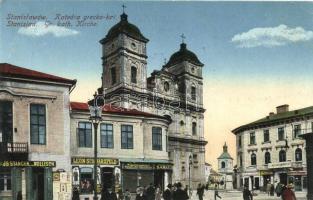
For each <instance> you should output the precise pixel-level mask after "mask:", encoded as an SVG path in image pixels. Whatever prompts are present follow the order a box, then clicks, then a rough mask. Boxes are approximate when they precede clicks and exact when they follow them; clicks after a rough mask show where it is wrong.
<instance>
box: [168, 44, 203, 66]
mask: <svg viewBox="0 0 313 200" xmlns="http://www.w3.org/2000/svg"><path fill="white" fill-rule="evenodd" d="M183 61H189V62H191V63H193V64H196V65H200V66H203V64H202V63H201V62H200V60H199V59H198V57H197V56H196V54H195V53H193V52H192V51H189V50H188V49H187V45H186V44H185V43H181V44H180V49H179V51H177V52H175V53H174V54H173V55H172V56H171V57H170V59H169V61H168V63H167V64H166V65H165V66H164V67H170V66H172V65H175V64H177V63H181V62H183Z"/></svg>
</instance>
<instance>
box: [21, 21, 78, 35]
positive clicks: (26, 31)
mask: <svg viewBox="0 0 313 200" xmlns="http://www.w3.org/2000/svg"><path fill="white" fill-rule="evenodd" d="M18 33H19V34H22V35H28V36H33V37H40V36H44V35H47V34H52V35H54V36H55V37H66V36H71V35H77V34H78V33H79V32H78V31H76V30H72V29H68V28H65V27H62V26H56V25H52V24H46V23H45V22H43V21H39V22H37V23H36V24H35V25H34V26H29V27H21V28H20V29H19V30H18Z"/></svg>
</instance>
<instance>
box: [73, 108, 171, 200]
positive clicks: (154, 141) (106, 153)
mask: <svg viewBox="0 0 313 200" xmlns="http://www.w3.org/2000/svg"><path fill="white" fill-rule="evenodd" d="M89 117H90V114H89V109H88V105H87V104H86V103H79V102H71V164H72V174H73V180H72V185H73V187H77V188H78V189H79V191H80V194H81V196H80V197H81V199H84V198H86V197H89V198H92V193H93V161H94V159H93V156H94V152H93V149H94V147H93V146H94V144H93V137H94V128H93V126H92V124H91V122H90V121H89ZM169 123H170V119H169V118H167V117H163V116H157V115H153V114H149V113H145V112H141V111H137V110H128V109H122V108H121V107H114V106H112V105H105V106H104V109H103V113H102V121H101V122H100V123H99V128H98V132H97V135H98V138H99V140H98V164H99V167H98V172H97V173H98V180H97V183H98V188H99V190H98V192H100V191H101V189H108V188H112V187H113V188H114V189H115V190H118V189H119V188H122V189H123V190H125V189H129V191H130V192H136V188H137V187H138V186H141V187H142V186H143V187H146V186H147V185H149V184H150V183H152V184H154V185H156V186H159V187H160V188H164V187H166V185H167V184H168V183H170V182H171V174H172V163H171V162H170V160H169V158H168V153H167V139H168V137H167V134H168V133H167V131H168V125H169ZM92 133H93V134H92Z"/></svg>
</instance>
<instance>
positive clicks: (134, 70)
mask: <svg viewBox="0 0 313 200" xmlns="http://www.w3.org/2000/svg"><path fill="white" fill-rule="evenodd" d="M131 82H132V83H137V68H136V67H135V66H132V67H131Z"/></svg>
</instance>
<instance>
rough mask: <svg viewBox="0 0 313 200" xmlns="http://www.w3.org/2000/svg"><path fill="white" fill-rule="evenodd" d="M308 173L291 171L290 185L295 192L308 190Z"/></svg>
mask: <svg viewBox="0 0 313 200" xmlns="http://www.w3.org/2000/svg"><path fill="white" fill-rule="evenodd" d="M306 177H307V172H306V171H290V172H289V173H288V183H289V184H292V185H293V186H294V190H295V191H303V190H306V189H307V188H306V185H307V183H306V182H307V178H306Z"/></svg>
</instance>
